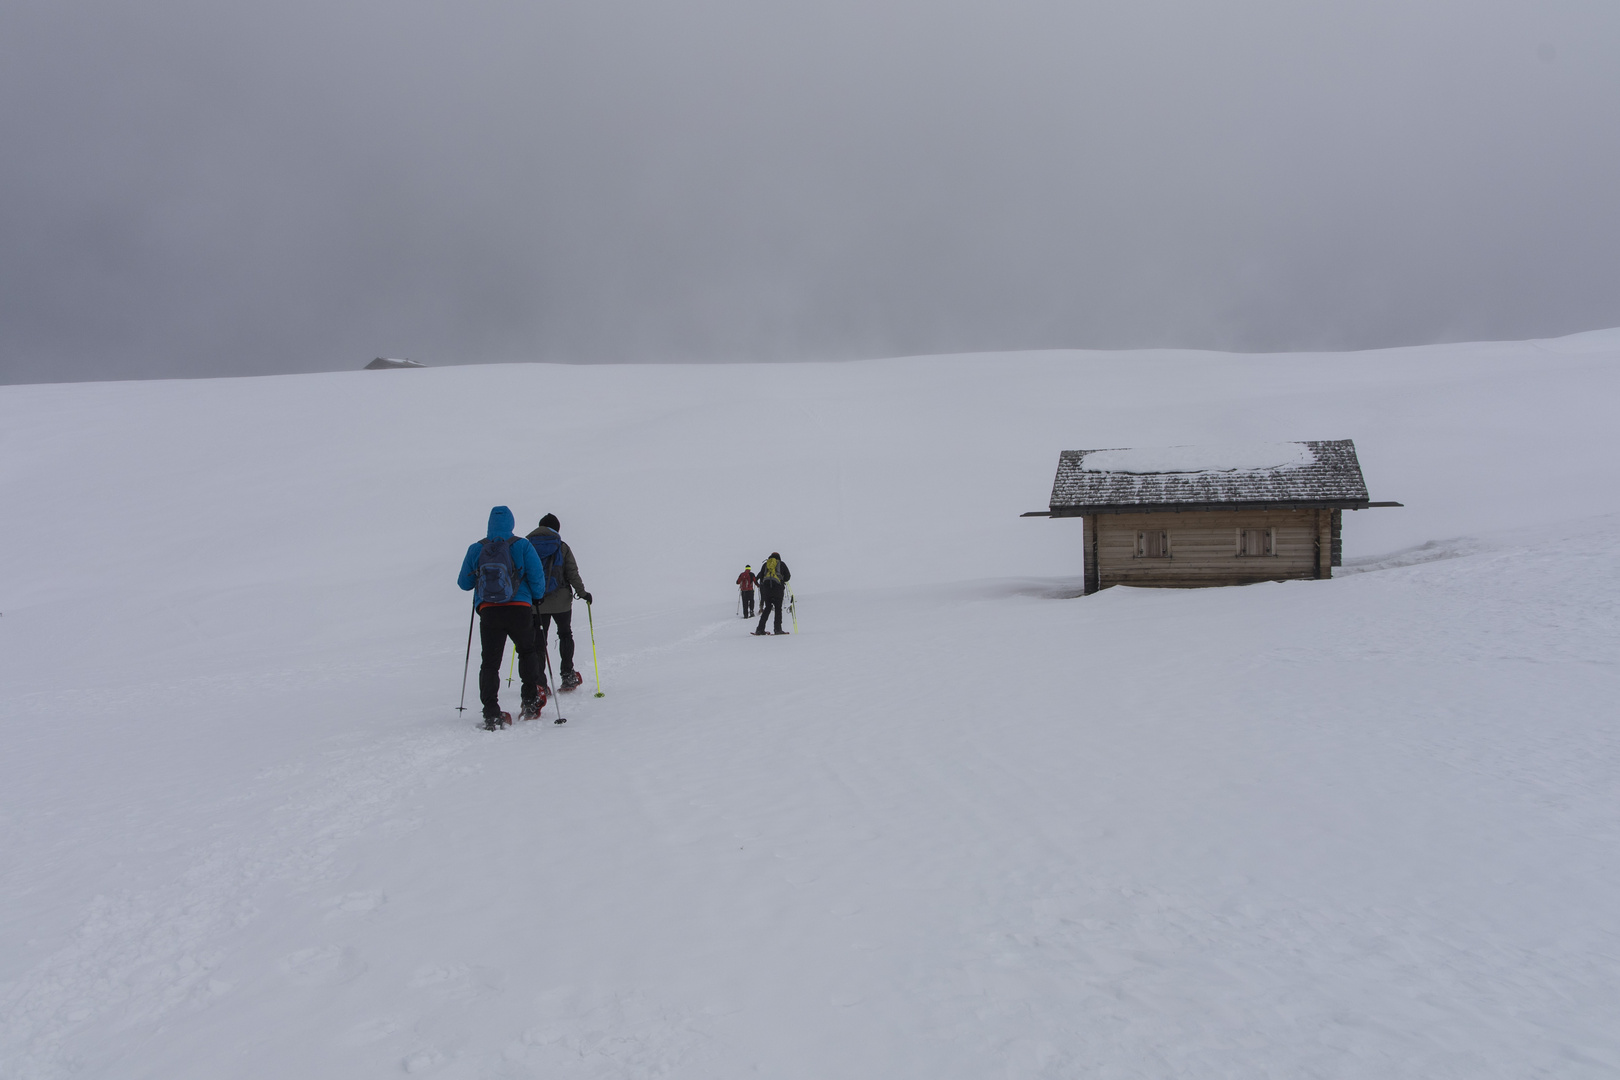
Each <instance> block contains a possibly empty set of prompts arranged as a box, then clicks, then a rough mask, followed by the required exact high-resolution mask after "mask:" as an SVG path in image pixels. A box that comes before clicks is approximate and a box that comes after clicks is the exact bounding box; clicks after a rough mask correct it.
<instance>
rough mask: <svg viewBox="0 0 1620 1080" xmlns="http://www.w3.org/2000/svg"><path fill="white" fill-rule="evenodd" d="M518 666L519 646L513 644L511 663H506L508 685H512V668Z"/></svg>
mask: <svg viewBox="0 0 1620 1080" xmlns="http://www.w3.org/2000/svg"><path fill="white" fill-rule="evenodd" d="M468 651H471V650H468ZM516 666H517V646H516V645H513V646H512V662H511V663H510V664H507V665H506V685H507V686H511V685H512V669H513V668H514V667H516ZM495 670H497V671H499V670H500V669H499V668H496V669H495Z"/></svg>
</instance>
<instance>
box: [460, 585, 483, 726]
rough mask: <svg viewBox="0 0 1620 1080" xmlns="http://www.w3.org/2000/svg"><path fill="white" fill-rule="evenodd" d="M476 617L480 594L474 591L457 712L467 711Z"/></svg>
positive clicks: (462, 664) (468, 619)
mask: <svg viewBox="0 0 1620 1080" xmlns="http://www.w3.org/2000/svg"><path fill="white" fill-rule="evenodd" d="M476 618H478V594H477V593H474V594H473V605H472V614H471V615H468V616H467V659H465V660H463V661H462V663H461V704H460V705H457V706H456V712H466V711H467V669H468V668H469V667H471V666H472V626H473V620H474V619H476Z"/></svg>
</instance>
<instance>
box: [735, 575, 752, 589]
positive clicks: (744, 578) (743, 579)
mask: <svg viewBox="0 0 1620 1080" xmlns="http://www.w3.org/2000/svg"><path fill="white" fill-rule="evenodd" d="M737 587H738V588H739V589H741V590H742V591H743V592H753V591H754V572H753V571H752V570H744V571H743V572H742V573H740V574H738V575H737Z"/></svg>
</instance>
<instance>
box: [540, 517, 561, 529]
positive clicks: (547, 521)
mask: <svg viewBox="0 0 1620 1080" xmlns="http://www.w3.org/2000/svg"><path fill="white" fill-rule="evenodd" d="M540 527H541V528H542V529H552V530H556V529H561V528H562V522H560V521H558V520H557V515H556V514H547V515H546V516H545V517H543V518H541V519H540Z"/></svg>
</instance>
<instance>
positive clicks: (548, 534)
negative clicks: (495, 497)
mask: <svg viewBox="0 0 1620 1080" xmlns="http://www.w3.org/2000/svg"><path fill="white" fill-rule="evenodd" d="M561 527H562V525H561V523H560V522H559V521H558V520H557V515H556V514H547V515H546V516H545V517H543V518H541V519H540V527H539V528H537V529H535V530H534V531H533V532H532V533H530V534H529V537H528V539H529V543H531V544H533V545H534V546H535V548H536V549H537V550H540V551H551V550H553V548H552V544H553V543H555V545H556V547H555V551H556V554H554V555H549V556H546V557H544V558H543V559H542V562H543V563H544V565H546V566H547V567H548V568H549V569H550V574H548V575H547V578H546V587H547V588H546V594H545V596H543V597H542V598H541V599H540V602H539V603H537V604H536V605H535V606H534V634H535V648H536V649H537V650H538V651H539V654H540V655H541V656H542V657H543V656H545V655H546V648H547V643H546V636H547V634H548V633H549V632H550V630H551V624H552V623H553V622H555V623H556V624H557V651H558V652H559V653H560V654H561V658H562V667H561V668H559V669H558V671H557V689H559V690H572V689H574V687H576V686H578V685H579V684H580V683H582V682H584V681H585V680H584V679H583V678H581V677H580V674H579V672H577V671H575V670H574V597H575V596H576V595H577V596H578V597H579V598H580V599H581V600H583V601H585V602H586V603H587V604H589V603H590V602H591V594H590V593H588V592H586V591H585V582H584V581H582V580H580V576H579V564H578V563H577V562H575V561H574V550H573V549H572V548H570V547H569V546H568V542H567V541H565V540H564V539H563V538H562V537H561V536H559V535H558V534H557V530H558V529H560V528H561ZM545 681H546V677H545V672H544V671H542V672H541V673H540V682H541V685H544V684H545Z"/></svg>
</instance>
